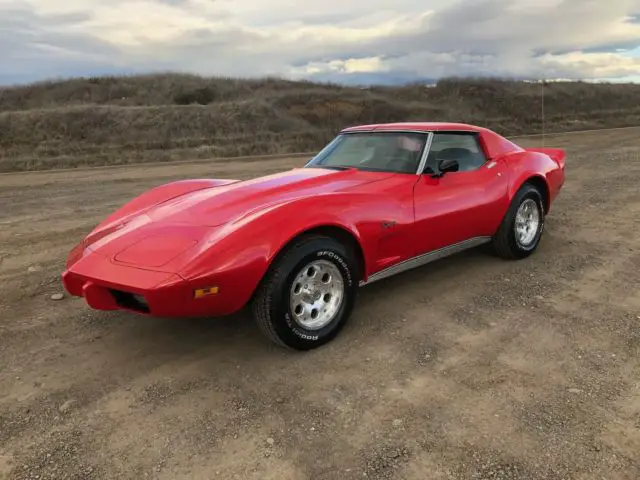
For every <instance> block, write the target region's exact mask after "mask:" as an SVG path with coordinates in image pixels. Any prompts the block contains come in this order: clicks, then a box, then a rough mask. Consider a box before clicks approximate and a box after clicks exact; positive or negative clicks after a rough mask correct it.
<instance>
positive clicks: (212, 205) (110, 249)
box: [82, 168, 390, 272]
mask: <svg viewBox="0 0 640 480" xmlns="http://www.w3.org/2000/svg"><path fill="white" fill-rule="evenodd" d="M389 176H390V174H383V173H375V172H362V171H357V170H340V171H338V170H330V169H321V168H300V169H295V170H291V171H288V172H283V173H278V174H275V175H269V176H265V177H259V178H256V179H253V180H246V181H238V182H233V183H229V184H226V185H222V186H216V187H212V188H205V189H202V190H196V191H193V192H189V193H186V194H184V195H181V196H179V197H177V198H174V199H170V200H168V201H166V202H163V203H160V204H158V205H155V206H152V207H150V208H148V209H145V210H143V211H142V212H141V213H138V214H135V215H133V216H131V217H127V219H126V220H125V221H122V222H117V221H116V222H112V223H110V224H109V225H107V226H105V227H104V228H101V229H99V230H97V231H94V232H92V234H91V235H89V236H88V237H87V238H86V239H85V241H84V242H83V245H82V249H86V251H87V252H92V253H94V254H98V255H101V256H104V257H107V258H108V259H109V260H110V261H111V262H115V263H119V264H126V265H130V266H135V267H138V268H148V269H151V270H157V271H168V272H175V271H176V265H175V264H176V263H177V262H178V260H179V257H182V256H183V254H185V255H188V253H187V251H188V250H191V249H194V251H198V247H197V246H198V244H199V243H201V242H206V241H208V239H209V237H210V236H211V235H212V234H213V232H214V231H215V230H216V228H215V227H218V226H220V225H224V224H226V223H228V222H231V221H234V220H237V219H240V218H242V217H244V216H246V215H250V214H251V213H253V212H256V211H257V210H260V209H265V208H269V207H270V206H273V205H277V204H281V203H286V202H290V201H293V200H295V199H297V198H308V197H311V196H318V195H326V194H330V193H332V192H338V191H344V190H347V189H350V188H354V187H358V186H361V185H364V184H368V183H373V182H376V181H380V180H384V179H385V178H389Z"/></svg>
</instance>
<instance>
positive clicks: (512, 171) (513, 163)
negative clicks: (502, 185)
mask: <svg viewBox="0 0 640 480" xmlns="http://www.w3.org/2000/svg"><path fill="white" fill-rule="evenodd" d="M502 160H503V161H504V162H506V164H507V165H508V169H509V198H510V199H511V198H513V197H514V195H515V194H516V192H517V191H518V190H519V189H520V187H521V186H522V185H523V184H524V183H525V182H527V181H529V180H530V179H532V178H537V179H540V180H542V181H544V183H545V185H546V186H547V192H546V199H545V200H546V201H545V205H546V209H547V211H548V210H549V209H550V208H551V205H552V203H553V201H554V200H555V198H556V197H557V196H558V193H559V192H560V189H561V188H562V185H563V184H564V163H562V167H561V166H560V164H559V163H557V162H556V161H554V160H553V159H551V157H549V156H548V155H546V154H544V153H541V152H538V151H526V150H525V151H521V152H515V153H512V154H509V155H505V156H504V157H503V159H502Z"/></svg>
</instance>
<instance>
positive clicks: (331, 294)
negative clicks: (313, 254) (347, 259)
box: [289, 260, 344, 330]
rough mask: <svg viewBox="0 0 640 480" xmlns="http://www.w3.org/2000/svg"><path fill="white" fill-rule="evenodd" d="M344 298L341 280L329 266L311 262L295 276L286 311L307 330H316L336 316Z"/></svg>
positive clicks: (319, 262) (320, 262) (333, 268)
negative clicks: (288, 309)
mask: <svg viewBox="0 0 640 480" xmlns="http://www.w3.org/2000/svg"><path fill="white" fill-rule="evenodd" d="M343 299H344V278H343V276H342V273H341V272H340V270H339V269H338V267H336V266H335V265H334V264H333V263H331V262H328V261H326V260H315V261H313V262H311V263H309V264H308V265H306V266H305V267H304V268H303V269H302V270H301V271H300V272H299V273H298V274H297V275H296V277H295V280H294V281H293V284H292V285H291V291H290V293H289V308H290V309H291V312H292V313H293V318H294V319H295V321H296V322H297V323H298V324H299V325H300V326H301V327H303V328H305V329H307V330H319V329H321V328H322V327H325V326H326V325H328V324H329V323H330V322H331V320H333V318H334V317H335V316H336V313H337V312H338V310H339V309H340V306H341V305H342V301H343Z"/></svg>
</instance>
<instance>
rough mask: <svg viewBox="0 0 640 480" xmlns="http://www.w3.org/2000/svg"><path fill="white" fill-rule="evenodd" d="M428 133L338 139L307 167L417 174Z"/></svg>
mask: <svg viewBox="0 0 640 480" xmlns="http://www.w3.org/2000/svg"><path fill="white" fill-rule="evenodd" d="M426 141H427V132H425V133H412V132H406V133H405V132H358V133H343V134H340V135H338V136H337V137H336V138H335V139H334V140H333V141H332V142H331V143H329V144H328V145H327V146H326V147H325V148H324V149H322V151H320V153H318V154H317V155H316V156H315V157H314V158H312V159H311V161H310V162H309V163H308V164H307V167H326V168H357V169H359V170H372V171H381V172H393V173H416V171H417V170H418V164H419V163H420V157H421V156H422V152H423V150H424V147H425V144H426Z"/></svg>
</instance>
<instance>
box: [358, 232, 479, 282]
mask: <svg viewBox="0 0 640 480" xmlns="http://www.w3.org/2000/svg"><path fill="white" fill-rule="evenodd" d="M490 241H491V237H473V238H470V239H468V240H464V241H462V242H459V243H454V244H452V245H448V246H446V247H442V248H439V249H437V250H433V251H432V252H427V253H423V254H421V255H418V256H417V257H413V258H409V259H407V260H404V261H402V262H400V263H397V264H395V265H392V266H390V267H387V268H385V269H383V270H380V271H379V272H376V273H374V274H373V275H370V276H369V278H368V279H367V281H366V282H364V281H360V286H361V287H363V286H365V285H369V284H371V283H373V282H377V281H378V280H382V279H383V278H388V277H391V276H393V275H397V274H398V273H402V272H406V271H407V270H413V269H414V268H417V267H421V266H423V265H426V264H428V263H431V262H435V261H436V260H440V259H441V258H445V257H448V256H450V255H454V254H456V253H459V252H462V251H464V250H468V249H470V248H473V247H478V246H480V245H483V244H485V243H489V242H490Z"/></svg>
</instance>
